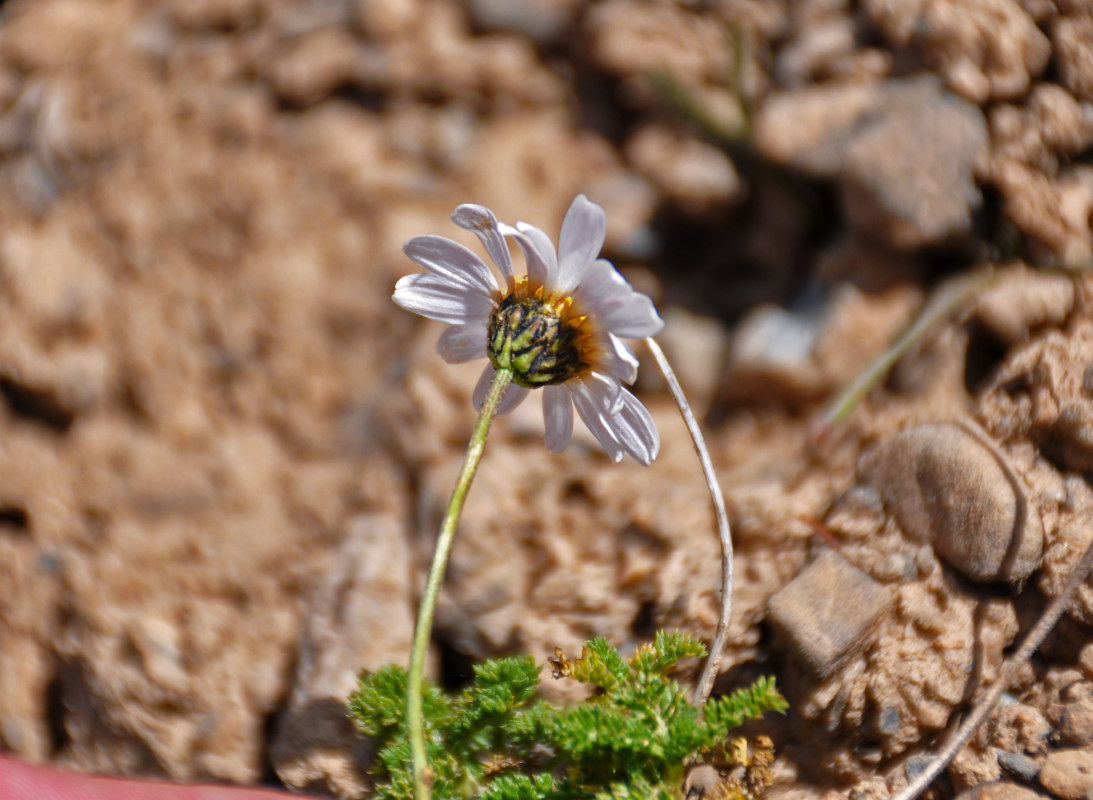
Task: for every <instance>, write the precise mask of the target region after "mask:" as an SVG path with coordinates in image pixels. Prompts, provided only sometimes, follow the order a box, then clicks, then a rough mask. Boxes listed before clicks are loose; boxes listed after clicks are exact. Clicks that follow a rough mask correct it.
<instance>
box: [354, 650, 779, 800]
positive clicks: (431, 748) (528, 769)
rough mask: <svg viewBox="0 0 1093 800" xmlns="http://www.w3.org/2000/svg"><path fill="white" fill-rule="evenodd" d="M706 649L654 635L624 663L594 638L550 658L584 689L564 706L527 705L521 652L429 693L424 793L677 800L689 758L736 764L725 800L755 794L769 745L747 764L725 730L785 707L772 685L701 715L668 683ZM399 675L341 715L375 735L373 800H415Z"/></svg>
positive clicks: (528, 663)
mask: <svg viewBox="0 0 1093 800" xmlns="http://www.w3.org/2000/svg"><path fill="white" fill-rule="evenodd" d="M705 654H706V648H705V646H704V645H703V644H702V643H701V642H699V641H698V640H697V639H694V638H692V637H690V636H688V635H686V634H681V633H676V632H659V633H657V635H656V638H655V640H654V642H653V643H652V644H651V645H645V646H642V647H640V648H639V649H638V650H637V652H635V653H634V655H633V656H631V657H630V658H629V659H623V658H622V657H621V656H620V655H619V653H618V651H617V650H615V648H613V647H611V646H610V645H609V644H608V643H607V641H606V640H604V639H593V640H591V641H590V642H588V644H587V645H586V646H585V648H584V650H583V652H582V654H581V657H580V658H578V659H569V658H567V657H566V656H565V655H564V654H563V653H561V652H560V651H559V652H558V653H557V654H556V656H555V657H554V658H552V659H551V660H550V661H551V664H552V665H553V667H554V672H553V674H554V677H555V678H569V679H573V680H577V681H580V682H581V683H584V684H588V685H590V686H592V687H594V691H593V693H592V694H591V696H590V697H589V698H588V699H587V700H586V701H584V702H583V703H579V704H576V705H572V706H556V705H553V704H551V703H547V702H545V701H541V700H539V701H536V700H534V696H535V692H536V689H537V687H538V685H539V670H540V667H538V666H536V664H535V662H534V660H533V659H532V658H531V657H530V656H517V657H511V658H500V659H494V660H490V661H486V662H485V663H483V664H480V665H478V666H476V667H475V670H474V679H473V681H472V682H471V684H470V686H468V687H467V688H466V689H464V690H463V691H462V692H461V693H459V694H457V695H454V696H449V695H447V694H445V693H443V692H441V691H440V690H439V689H437V688H436V687H435V686H431V685H430V686H428V687H427V689H426V691H425V695H424V717H425V732H426V742H427V744H426V755H427V761H428V765H429V773H430V777H431V781H432V791H433V794H434V796H435V797H437V798H439V799H440V800H446V799H448V798H451V799H452V800H457V799H458V800H462V798H470V797H476V798H485V799H487V800H548V799H549V800H561V799H562V798H566V799H567V800H569V799H570V798H596V799H597V800H606V799H607V798H635V800H637V799H638V798H664V800H668V799H669V798H676V797H678V796H679V795H680V787H681V786H682V782H683V776H684V771H685V769H686V767H687V765H688V764H689V763H691V762H693V761H694V760H695V759H705V760H709V761H713V762H720V763H733V764H736V765H738V766H741V767H744V770H743V777H738V778H737V779H736V783H734V784H731V785H730V784H726V785H725V786H724V787H723V789H724V790H725V791H724V793H725V794H726V796H736V797H739V798H746V797H753V796H755V795H756V794H758V793H759V792H760V791H761V790H762V789H763V788H765V786H766V785H767V784H769V772H767V771H766V765H767V764H769V760H770V759H769V756H770V746H769V742H765V743H763V744H761V745H760V747H759V750H758V752H757V753H756V755H755V757H754V758H749V757H748V756H747V748H746V746H743V747H741V743H740V741H737V742H730V740H729V734H730V733H731V732H732V730H733V729H734V728H736V727H737V726H739V725H740V724H741V723H742V722H744V721H745V720H747V719H752V718H755V717H758V716H759V715H761V714H762V713H764V712H765V711H782V710H784V709H785V708H786V707H787V706H786V702H785V700H784V699H783V698H782V696H781V695H780V694H779V693H778V691H777V690H776V689H775V686H774V680H773V678H763V679H760V680H758V681H756V683H755V684H753V685H752V686H750V687H747V688H744V689H740V690H738V691H736V692H734V693H732V694H730V695H725V696H722V697H717V698H714V699H712V700H710V701H709V702H707V703H706V704H705V705H704V706H703V708H702V711H701V712H700V711H699V709H698V708H696V707H695V706H693V705H691V703H690V702H688V700H687V697H686V690H685V689H683V688H682V687H681V686H680V685H679V684H678V683H677V682H676V681H675V680H673V679H672V678H671V677H670V674H671V672H672V671H673V669H674V668H675V665H676V664H677V663H678V662H679V661H680V660H681V659H684V658H700V657H702V656H704V655H705ZM405 697H406V672H405V671H404V670H403V669H402V668H400V667H393V666H389V667H385V668H383V669H381V670H380V671H379V672H376V673H371V674H369V673H365V674H363V675H362V676H361V680H360V688H359V690H358V691H357V692H356V693H355V694H354V695H353V696H352V697H351V698H350V703H349V709H350V713H351V715H352V716H353V717H354V719H355V720H356V721H357V724H358V727H359V728H360V730H361V731H362V732H363V733H365V734H367V735H369V736H373V737H375V738H376V740H377V746H378V753H377V758H376V767H375V772H376V776H377V779H378V781H379V783H378V785H377V787H376V797H377V798H379V800H409V798H412V797H413V795H414V780H413V774H412V769H411V757H410V746H409V743H408V741H407V736H406V725H405V722H406V716H405V708H406V703H405Z"/></svg>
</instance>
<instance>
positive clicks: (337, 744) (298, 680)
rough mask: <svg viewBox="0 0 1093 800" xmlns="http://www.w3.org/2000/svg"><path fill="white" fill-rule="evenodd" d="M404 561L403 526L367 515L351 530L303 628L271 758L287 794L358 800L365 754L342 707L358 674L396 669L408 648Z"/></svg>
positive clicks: (386, 516)
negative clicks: (311, 792)
mask: <svg viewBox="0 0 1093 800" xmlns="http://www.w3.org/2000/svg"><path fill="white" fill-rule="evenodd" d="M410 575H411V565H410V554H409V548H408V546H407V542H406V538H405V532H404V530H403V526H402V524H401V522H400V520H399V519H398V518H397V517H395V516H394V515H392V514H369V515H365V516H361V517H358V518H357V519H355V520H353V521H352V522H351V523H350V524H349V528H348V532H347V534H346V539H345V541H344V542H343V544H342V546H341V549H340V551H339V552H338V553H337V554H336V556H335V558H334V560H333V561H332V562H331V569H330V571H329V572H328V573H327V574H326V575H325V576H323V577H322V578H321V582H320V584H319V587H318V590H317V591H316V592H315V594H314V596H313V597H312V598H311V603H310V606H309V608H308V609H307V612H306V615H305V617H304V620H303V631H302V635H301V641H300V648H299V654H298V657H297V663H296V674H295V676H294V678H293V686H292V694H291V696H290V697H289V706H288V709H287V710H286V711H285V712H284V713H283V714H282V715H281V718H280V720H279V721H278V725H277V732H276V734H275V736H274V739H273V743H272V746H271V752H270V758H271V760H272V762H273V767H274V769H275V770H277V774H278V775H279V776H280V777H281V780H283V781H284V782H285V784H286V785H288V786H290V787H292V788H294V789H302V790H319V791H322V792H329V793H332V794H333V795H334V796H336V797H342V798H358V797H363V796H365V795H366V793H367V792H368V790H369V788H370V783H369V781H368V780H367V778H366V776H365V773H366V771H367V769H368V756H369V755H370V748H369V745H368V743H367V742H366V741H365V740H364V739H363V738H362V737H361V736H360V735H359V734H358V733H357V731H356V730H355V729H354V728H353V725H352V723H351V722H350V720H349V718H348V716H347V715H346V711H345V703H346V699H347V698H348V697H349V694H350V692H352V691H353V689H354V688H355V686H356V683H357V675H358V674H359V672H360V671H361V670H372V671H375V670H378V669H379V668H380V667H383V666H385V665H387V664H391V663H403V662H405V660H406V658H407V654H408V653H409V652H410V643H411V640H412V638H413V624H414V621H413V610H412V597H411V586H410Z"/></svg>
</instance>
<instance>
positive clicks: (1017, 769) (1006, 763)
mask: <svg viewBox="0 0 1093 800" xmlns="http://www.w3.org/2000/svg"><path fill="white" fill-rule="evenodd" d="M998 764H999V766H1001V767H1002V769H1004V770H1005V771H1006V772H1008V773H1010V774H1011V775H1014V776H1016V777H1018V778H1021V779H1023V780H1026V781H1034V780H1036V776H1037V775H1039V774H1040V762H1039V761H1037V760H1036V759H1035V758H1030V757H1029V756H1026V755H1025V754H1024V753H1011V752H1009V751H1007V750H1001V751H999V753H998Z"/></svg>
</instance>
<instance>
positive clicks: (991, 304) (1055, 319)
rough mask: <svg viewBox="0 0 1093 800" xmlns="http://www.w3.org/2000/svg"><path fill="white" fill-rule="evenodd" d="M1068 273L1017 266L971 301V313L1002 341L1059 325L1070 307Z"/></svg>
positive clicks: (1071, 291)
mask: <svg viewBox="0 0 1093 800" xmlns="http://www.w3.org/2000/svg"><path fill="white" fill-rule="evenodd" d="M1074 295H1075V289H1074V281H1073V280H1071V278H1070V276H1068V275H1065V274H1059V273H1047V272H1044V271H1043V270H1036V269H1031V268H1029V267H1025V266H1020V267H1018V268H1016V269H1013V270H1011V271H1009V272H1008V273H1007V274H1006V275H1005V276H1004V277H1003V278H1001V280H1000V281H999V282H998V283H997V284H996V285H994V286H992V287H990V288H988V289H987V290H986V291H984V292H982V293H981V294H980V295H979V297H977V298H976V301H975V304H976V305H975V317H976V319H977V320H978V321H979V322H980V323H981V324H983V325H984V326H986V328H987V329H988V330H990V332H991V333H993V334H994V335H995V336H997V337H998V338H999V339H1000V340H1001V341H1002V342H1004V343H1006V344H1013V343H1016V342H1020V341H1023V340H1025V339H1027V338H1028V336H1029V333H1030V331H1033V330H1035V329H1037V328H1039V327H1041V326H1045V325H1061V324H1062V323H1063V322H1064V321H1065V320H1066V318H1067V316H1068V315H1069V314H1070V312H1071V310H1072V309H1073V308H1074Z"/></svg>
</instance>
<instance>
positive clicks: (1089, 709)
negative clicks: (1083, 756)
mask: <svg viewBox="0 0 1093 800" xmlns="http://www.w3.org/2000/svg"><path fill="white" fill-rule="evenodd" d="M1058 728H1059V736H1060V737H1061V738H1062V741H1064V742H1065V743H1067V744H1073V745H1078V746H1080V747H1089V746H1091V745H1093V692H1088V689H1087V694H1086V696H1084V697H1079V698H1077V699H1075V700H1073V701H1072V702H1069V703H1066V704H1065V705H1063V707H1062V708H1061V709H1060V713H1059V722H1058Z"/></svg>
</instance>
